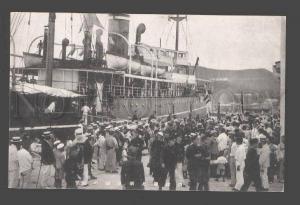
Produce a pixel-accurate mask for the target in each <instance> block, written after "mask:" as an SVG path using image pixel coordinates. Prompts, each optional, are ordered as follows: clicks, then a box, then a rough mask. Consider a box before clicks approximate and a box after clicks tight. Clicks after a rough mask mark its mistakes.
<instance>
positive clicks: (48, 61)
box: [46, 12, 56, 87]
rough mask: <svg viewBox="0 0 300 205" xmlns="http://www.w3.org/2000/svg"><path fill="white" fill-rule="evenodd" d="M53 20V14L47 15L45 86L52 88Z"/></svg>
mask: <svg viewBox="0 0 300 205" xmlns="http://www.w3.org/2000/svg"><path fill="white" fill-rule="evenodd" d="M55 18H56V15H55V13H54V12H50V13H49V22H48V28H49V30H48V31H49V33H48V39H47V41H48V42H47V54H46V55H47V56H46V85H47V86H50V87H52V69H53V56H54V32H55Z"/></svg>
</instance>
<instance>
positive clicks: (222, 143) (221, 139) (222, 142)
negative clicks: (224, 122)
mask: <svg viewBox="0 0 300 205" xmlns="http://www.w3.org/2000/svg"><path fill="white" fill-rule="evenodd" d="M228 140H229V138H228V136H227V135H226V134H225V133H221V134H220V135H219V136H218V137H217V142H218V148H219V151H223V150H224V149H226V148H228Z"/></svg>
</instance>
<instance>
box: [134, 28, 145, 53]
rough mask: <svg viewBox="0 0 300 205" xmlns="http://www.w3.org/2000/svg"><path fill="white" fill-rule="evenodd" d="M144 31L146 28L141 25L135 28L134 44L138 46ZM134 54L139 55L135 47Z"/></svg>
mask: <svg viewBox="0 0 300 205" xmlns="http://www.w3.org/2000/svg"><path fill="white" fill-rule="evenodd" d="M145 31H146V26H145V24H143V23H140V24H139V25H138V27H137V28H136V37H135V44H136V45H137V44H139V43H141V39H142V34H143V33H145ZM135 53H136V54H137V55H139V50H138V48H137V46H135Z"/></svg>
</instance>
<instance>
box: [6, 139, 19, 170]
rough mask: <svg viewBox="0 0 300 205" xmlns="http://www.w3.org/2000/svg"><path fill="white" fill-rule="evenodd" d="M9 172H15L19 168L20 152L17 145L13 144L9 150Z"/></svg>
mask: <svg viewBox="0 0 300 205" xmlns="http://www.w3.org/2000/svg"><path fill="white" fill-rule="evenodd" d="M8 153H9V154H8V170H9V171H13V170H17V169H18V168H19V161H18V150H17V147H16V145H14V144H11V145H9V148H8Z"/></svg>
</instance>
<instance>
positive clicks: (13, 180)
mask: <svg viewBox="0 0 300 205" xmlns="http://www.w3.org/2000/svg"><path fill="white" fill-rule="evenodd" d="M18 185H19V170H18V169H16V170H10V171H8V188H12V189H16V188H18Z"/></svg>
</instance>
